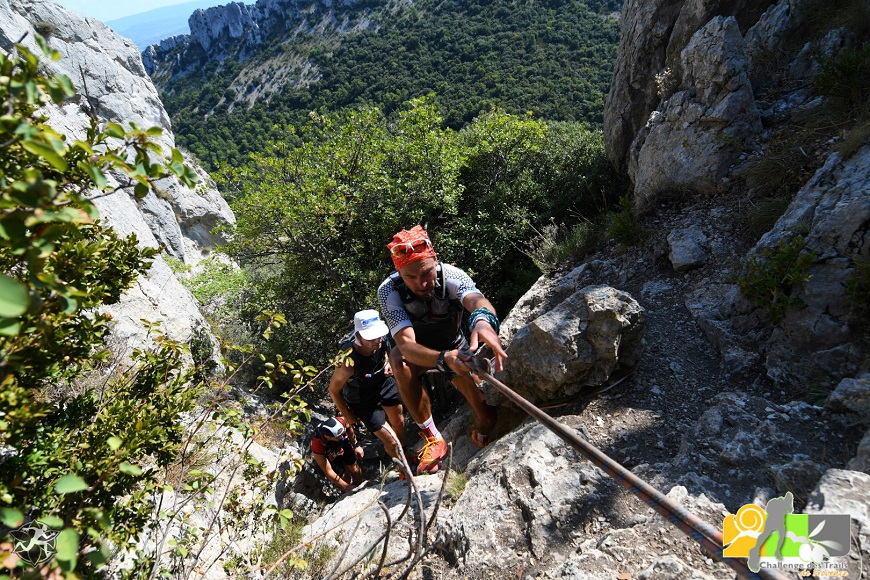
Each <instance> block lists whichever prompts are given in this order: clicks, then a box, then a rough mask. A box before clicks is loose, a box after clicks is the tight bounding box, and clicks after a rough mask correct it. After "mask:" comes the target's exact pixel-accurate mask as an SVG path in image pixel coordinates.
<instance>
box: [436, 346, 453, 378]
mask: <svg viewBox="0 0 870 580" xmlns="http://www.w3.org/2000/svg"><path fill="white" fill-rule="evenodd" d="M446 352H447V351H446V350H442V351H441V352H439V353H438V360H436V361H435V368H436V369H438V370H439V371H441V372H442V373H446V372H450V367H448V366H447V363H446V362H444V354H445V353H446Z"/></svg>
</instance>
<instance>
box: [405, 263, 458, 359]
mask: <svg viewBox="0 0 870 580" xmlns="http://www.w3.org/2000/svg"><path fill="white" fill-rule="evenodd" d="M390 280H391V281H392V283H393V289H394V290H395V291H396V292H398V293H399V296H400V297H401V299H402V306H404V308H405V312H407V313H408V318H410V319H411V325H412V326H413V327H414V334H415V336H416V340H417V342H418V343H419V344H422V345H423V346H426V347H429V348H434V349H437V350H441V349H446V348H453V347H455V345H456V343H457V339H458V338H460V336H461V334H462V333H461V324H462V312H463V307H462V302H460V301H459V300H457V299H455V298H450V297H449V296H448V295H447V285H446V284H445V283H444V270H443V269H442V268H441V263H440V262H439V263H438V265H437V266H436V272H435V289H434V291H433V292H432V298H431V299H430V300H423V299H421V298H419V297H418V296H417V295H416V294H414V293H413V292H411V290H409V289H408V286H407V285H406V284H405V281H404V280H402V277H401V276H400V275H399V273H398V272H393V273H392V274H390Z"/></svg>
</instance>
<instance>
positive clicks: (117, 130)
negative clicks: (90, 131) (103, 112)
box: [105, 123, 124, 139]
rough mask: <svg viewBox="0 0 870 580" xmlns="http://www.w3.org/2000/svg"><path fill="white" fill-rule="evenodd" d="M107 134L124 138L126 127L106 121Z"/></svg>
mask: <svg viewBox="0 0 870 580" xmlns="http://www.w3.org/2000/svg"><path fill="white" fill-rule="evenodd" d="M105 133H106V135H108V136H109V137H114V138H116V139H123V138H124V128H123V127H121V126H120V125H119V124H117V123H106V131H105Z"/></svg>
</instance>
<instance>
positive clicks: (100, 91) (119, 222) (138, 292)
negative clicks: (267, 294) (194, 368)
mask: <svg viewBox="0 0 870 580" xmlns="http://www.w3.org/2000/svg"><path fill="white" fill-rule="evenodd" d="M36 30H39V31H40V32H41V33H42V34H43V35H45V36H47V37H48V40H49V44H50V45H51V46H52V47H53V48H55V49H57V50H58V51H60V53H61V54H62V58H61V59H60V60H58V61H56V62H46V63H45V67H46V68H47V70H48V71H49V72H50V73H52V74H53V73H62V74H66V75H67V76H69V78H70V79H71V80H72V82H73V84H74V85H75V87H76V89H77V95H76V97H75V98H74V99H73V100H71V101H68V102H66V103H65V104H64V105H63V106H62V107H51V108H49V109H48V110H47V111H46V113H47V114H48V116H49V124H50V125H51V126H52V127H54V128H55V129H56V130H57V131H58V132H60V133H62V134H65V135H67V136H68V137H69V138H76V137H77V136H78V135H81V134H82V133H83V132H84V130H85V129H86V128H87V126H88V123H89V116H88V114H87V112H86V111H92V112H93V113H94V114H95V115H96V116H97V118H99V119H100V120H102V121H111V122H115V123H119V124H122V125H126V123H127V122H130V121H132V122H135V123H136V124H137V125H139V126H141V127H151V126H158V127H162V128H163V129H164V132H163V136H162V137H160V138H159V143H160V144H161V145H162V146H163V147H164V148H165V149H166V150H167V151H168V150H169V148H171V147H174V145H175V138H174V136H173V134H172V129H171V124H170V121H169V116H168V115H167V114H166V111H165V110H164V108H163V105H162V103H161V102H160V99H159V97H158V96H157V91H156V90H155V88H154V85H153V84H152V83H151V80H150V79H149V78H148V75H147V74H146V73H145V68H144V67H143V65H142V59H141V58H140V56H139V52H138V50H137V49H136V46H135V45H133V44H132V43H131V42H130V41H129V40H127V39H124V38H122V37H120V36H118V35H117V34H115V33H114V32H113V31H112V30H111V29H109V28H108V27H106V26H105V25H104V24H103V23H102V22H100V21H98V20H95V19H92V18H82V17H79V16H78V15H76V14H74V13H72V12H69V11H67V10H65V9H64V8H62V7H61V6H60V5H58V4H56V3H54V2H45V1H41V0H0V46H2V48H3V49H5V50H10V49H11V48H12V45H13V44H14V43H16V42H18V41H19V40H21V39H22V38H23V39H24V40H23V42H24V44H25V45H28V46H32V47H33V50H34V52H36V53H38V50H37V49H36V48H35V44H34V43H33V38H34V36H33V35H34V32H35V31H36ZM198 171H199V174H200V177H201V178H202V181H201V183H200V185H198V186H197V188H196V190H191V189H189V188H187V187H184V186H182V185H181V184H179V183H177V182H175V181H174V180H170V179H166V180H165V182H164V183H160V184H159V186H160V187H159V188H160V190H161V194H160V195H159V196H158V195H157V194H155V193H153V192H152V193H149V194H148V195H147V196H146V197H145V198H144V199H141V200H140V199H136V198H134V197H133V196H132V195H131V194H130V193H129V192H126V191H123V190H118V191H116V192H115V193H113V194H111V195H108V196H103V197H100V198H98V199H95V203H96V205H97V207H98V208H99V210H100V217H101V219H103V220H104V221H105V222H106V223H108V224H109V225H111V226H112V227H113V228H115V229H116V230H118V231H119V232H120V233H121V234H123V235H129V234H135V235H136V237H137V239H138V240H139V243H140V244H142V245H144V246H149V247H159V248H161V249H162V250H163V253H162V254H161V255H159V256H158V257H157V258H156V259H155V260H154V263H153V266H152V267H151V270H150V271H149V273H148V276H146V277H143V278H142V279H140V281H139V282H138V284H137V285H136V286H135V287H133V288H131V289H130V290H129V291H128V292H127V293H126V294H125V295H124V297H123V298H122V300H121V301H120V303H118V304H116V305H113V306H111V307H109V309H108V310H109V312H110V313H111V314H112V316H113V318H114V320H115V327H114V340H115V341H116V344H115V346H116V348H117V349H118V350H119V352H123V351H125V350H127V349H129V348H132V347H135V346H139V345H140V344H141V341H142V340H143V339H144V337H145V335H146V333H147V331H146V329H145V328H144V326H143V325H142V322H141V320H142V319H146V320H150V321H153V322H160V323H162V328H163V329H164V331H165V332H166V333H167V335H168V336H170V337H171V338H174V339H176V340H179V341H181V342H187V341H189V340H190V338H191V337H192V335H193V333H194V332H196V331H197V329H200V328H206V327H207V324H206V322H205V320H204V319H203V318H202V316H201V314H200V313H199V309H198V306H197V303H196V300H195V299H194V298H193V296H192V295H191V294H190V292H189V291H188V290H187V289H185V288H184V287H183V286H182V285H181V284H180V283H179V282H178V280H177V279H176V277H175V275H174V274H173V272H172V270H171V269H170V267H169V265H168V263H167V259H166V258H167V257H171V258H173V259H175V260H180V261H182V262H184V263H186V264H195V263H196V262H198V261H199V260H200V259H201V257H202V255H203V253H207V252H208V251H209V249H210V248H211V247H212V246H214V245H216V244H220V243H222V240H221V239H220V238H219V237H217V236H215V235H214V234H213V233H212V230H213V228H214V227H215V226H217V225H219V224H231V223H233V222H234V221H235V217H234V216H233V213H232V211H231V210H230V208H229V206H228V205H227V203H226V202H225V201H224V200H223V198H222V197H221V195H220V193H218V191H217V190H216V189H215V188H214V187H213V186H212V185H211V184H210V180H209V178H208V176H207V175H206V174H205V173H204V172H202V171H201V170H198Z"/></svg>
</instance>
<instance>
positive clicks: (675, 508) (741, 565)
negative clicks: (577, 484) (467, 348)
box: [466, 358, 786, 580]
mask: <svg viewBox="0 0 870 580" xmlns="http://www.w3.org/2000/svg"><path fill="white" fill-rule="evenodd" d="M466 364H467V365H468V366H469V367H470V368H471V370H472V372H474V373H475V374H477V375H478V376H480V377H481V378H482V379H484V380H486V381H487V382H488V383H489V384H491V385H492V386H493V387H495V388H496V389H497V390H498V391H499V392H500V393H501V394H503V395H504V396H506V397H507V398H508V399H510V400H511V402H513V403H514V404H515V405H516V406H518V407H519V408H520V409H522V410H523V411H525V412H526V413H528V414H529V415H530V416H532V417H534V418H535V419H536V420H537V421H538V422H539V423H541V424H542V425H543V426H544V427H546V428H547V429H549V430H550V431H552V432H553V433H555V434H556V435H558V436H559V437H560V438H561V439H562V440H563V441H564V442H565V443H567V444H568V445H570V446H571V447H573V448H574V449H576V450H577V451H579V452H580V453H582V454H583V456H584V457H586V458H587V459H589V461H591V462H592V463H593V464H594V465H596V466H597V467H599V468H601V469H602V470H603V471H604V472H605V473H606V474H607V475H609V476H610V477H612V478H613V479H615V480H616V481H618V482H619V483H620V484H622V486H623V487H625V488H627V489H628V490H630V491H631V492H632V493H633V494H635V495H636V496H638V497H639V498H640V499H642V500H643V501H644V502H645V503H646V504H648V505H649V506H650V507H652V508H653V509H654V510H655V511H656V512H658V513H659V515H661V516H662V517H664V518H665V519H666V520H667V521H669V522H671V523H672V524H674V525H675V526H676V527H677V528H679V529H680V531H682V532H683V533H685V534H686V535H688V536H689V537H690V538H692V539H693V540H695V541H696V542H698V543H699V544H701V547H702V548H703V549H704V550H705V551H706V552H707V553H708V554H709V555H710V557H712V558H714V559H716V560H718V561H720V562H722V563H724V564H726V565H727V566H729V567H731V568H732V569H733V570H734V571H735V572H737V574H738V575H739V576H740V577H741V578H753V579H755V578H763V579H765V580H786V577H785V576H784V575H783V574H780V573H779V572H778V571H776V570H771V569H766V568H762V569H761V570H759V571H758V572H753V571H751V570H750V569H749V567H748V566H747V565H746V563H745V562H743V561H742V560H738V559H735V558H725V557H723V556H722V532H720V531H719V530H717V529H716V528H714V527H713V526H711V525H710V524H708V523H707V522H705V521H703V520H702V519H700V518H698V517H697V516H695V515H694V514H692V513H691V512H689V511H688V510H686V509H685V508H684V507H682V506H681V505H679V504H677V503H675V502H674V501H672V500H671V499H670V498H668V497H667V496H666V495H665V494H663V493H662V492H660V491H659V490H657V489H656V488H654V487H653V486H651V485H650V484H648V483H647V482H645V481H644V480H642V479H641V478H639V477H638V476H636V475H635V474H633V473H632V472H631V471H629V470H628V469H626V468H625V467H623V466H622V465H620V464H619V463H617V462H616V461H614V460H613V459H611V458H610V457H608V456H607V455H606V454H605V453H604V452H602V451H601V450H600V449H598V448H597V447H595V446H594V445H592V444H591V443H589V442H588V441H586V440H584V439H583V438H581V437H579V436H578V435H577V433H576V432H574V430H573V429H571V428H569V427H567V426H565V425H563V424H562V423H560V422H559V421H557V420H556V419H554V418H553V417H550V416H549V415H547V414H546V413H545V412H544V411H542V410H541V409H539V408H538V407H536V406H535V405H533V404H532V403H531V402H529V401H528V400H526V399H525V398H523V397H521V396H520V395H518V394H517V393H515V392H514V391H513V390H512V389H511V388H510V387H508V386H507V385H505V384H504V383H502V382H501V381H499V380H498V379H496V378H495V377H494V376H492V374H491V373H490V372H489V371H490V362H489V361H488V360H486V359H483V360H481V359H477V358H475V359H472V360H471V361H468V362H467V363H466Z"/></svg>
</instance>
